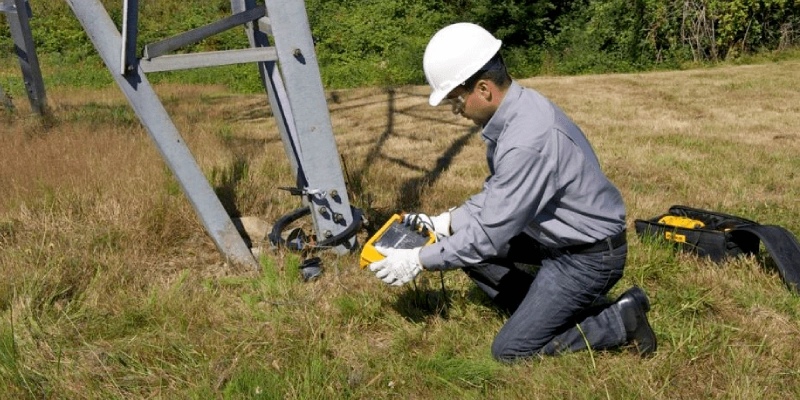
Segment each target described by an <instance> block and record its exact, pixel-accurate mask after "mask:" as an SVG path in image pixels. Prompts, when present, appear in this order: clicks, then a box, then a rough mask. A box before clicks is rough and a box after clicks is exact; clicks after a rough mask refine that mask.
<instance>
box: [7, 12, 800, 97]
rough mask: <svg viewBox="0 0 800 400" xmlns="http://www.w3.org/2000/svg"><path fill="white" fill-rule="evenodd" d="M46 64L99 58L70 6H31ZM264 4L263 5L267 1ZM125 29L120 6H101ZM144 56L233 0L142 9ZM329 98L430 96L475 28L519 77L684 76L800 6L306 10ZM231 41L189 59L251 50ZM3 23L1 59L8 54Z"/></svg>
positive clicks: (798, 33) (230, 37)
mask: <svg viewBox="0 0 800 400" xmlns="http://www.w3.org/2000/svg"><path fill="white" fill-rule="evenodd" d="M30 2H31V6H32V9H33V12H34V19H32V20H31V26H32V29H33V31H34V37H35V40H36V42H37V43H36V44H37V49H38V51H39V52H40V53H50V54H57V55H59V56H62V57H66V59H67V60H70V59H75V60H84V59H86V58H87V57H88V58H92V57H95V56H94V55H93V49H92V47H91V45H90V44H89V42H88V39H87V38H86V37H85V34H83V32H82V30H81V28H80V25H79V24H78V22H77V21H76V20H75V18H74V17H73V16H72V14H71V11H70V10H69V8H68V7H67V6H66V2H64V1H40V0H31V1H30ZM258 2H259V3H261V2H262V1H261V0H259V1H258ZM103 3H104V4H105V5H106V8H107V10H109V13H110V14H111V16H112V19H114V20H115V21H116V22H117V23H118V24H119V25H121V19H122V18H121V14H122V13H121V5H120V3H119V1H116V0H103ZM139 4H140V44H141V43H150V42H152V41H156V40H161V39H164V38H166V37H169V36H171V35H174V34H177V33H180V32H184V31H186V30H189V29H192V28H196V27H198V26H202V25H203V24H206V23H209V22H212V21H215V20H217V19H219V18H222V17H224V16H226V15H229V14H230V1H229V0H206V1H202V2H201V1H192V2H186V1H184V0H141V1H140V2H139ZM306 8H307V11H308V17H309V22H310V25H311V29H312V36H313V37H314V40H315V43H316V46H317V57H318V59H319V62H320V68H321V74H322V77H323V82H324V83H325V85H326V86H328V87H353V86H363V85H392V84H422V83H424V82H425V81H424V75H423V73H422V68H421V65H422V54H423V52H424V49H425V45H426V44H427V41H428V39H429V38H430V37H431V36H432V35H433V34H434V33H435V32H436V31H437V30H438V29H439V28H441V27H443V26H445V25H447V24H450V23H454V22H462V21H468V22H474V23H477V24H480V25H482V26H483V27H485V28H486V29H487V30H489V31H490V32H492V33H493V34H494V35H495V36H497V37H498V38H500V39H501V40H503V42H504V48H503V50H502V51H503V55H504V57H505V58H506V60H507V62H508V64H509V67H510V69H511V72H512V73H513V74H514V75H515V76H520V77H522V76H533V75H537V74H582V73H600V72H628V71H643V70H651V69H670V68H679V67H680V66H681V65H684V64H685V63H687V62H694V63H697V62H702V63H705V62H708V63H714V62H718V61H722V60H731V59H736V58H738V57H742V56H745V55H751V54H758V53H764V52H775V51H782V50H787V49H790V48H793V47H796V46H797V44H798V42H800V0H563V1H551V0H535V1H531V0H306ZM246 43H247V42H246V39H244V38H243V35H242V34H241V32H240V31H236V32H227V33H225V34H222V35H219V36H217V37H214V38H209V39H207V40H205V41H204V42H202V43H199V44H197V45H194V46H192V48H190V49H187V51H197V50H220V49H227V48H237V47H242V45H246ZM12 51H13V43H12V41H11V38H10V34H9V31H8V25H7V24H5V23H0V53H5V54H10V53H11V52H12Z"/></svg>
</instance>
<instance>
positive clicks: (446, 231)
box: [403, 211, 450, 238]
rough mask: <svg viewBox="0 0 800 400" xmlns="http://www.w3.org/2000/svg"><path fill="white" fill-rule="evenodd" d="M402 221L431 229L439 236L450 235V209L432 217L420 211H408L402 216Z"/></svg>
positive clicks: (420, 227) (418, 227) (416, 226)
mask: <svg viewBox="0 0 800 400" xmlns="http://www.w3.org/2000/svg"><path fill="white" fill-rule="evenodd" d="M403 223H404V224H406V225H409V226H413V227H415V228H417V229H422V228H426V229H429V230H432V231H433V233H435V234H436V237H439V238H441V237H448V236H450V211H445V212H443V213H441V214H439V215H437V216H434V217H429V216H428V215H427V214H422V213H408V214H405V215H404V216H403Z"/></svg>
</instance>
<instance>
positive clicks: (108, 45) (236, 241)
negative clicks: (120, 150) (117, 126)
mask: <svg viewBox="0 0 800 400" xmlns="http://www.w3.org/2000/svg"><path fill="white" fill-rule="evenodd" d="M17 1H19V0H17ZM66 1H67V3H69V5H70V7H71V8H72V10H73V12H74V13H75V16H76V17H77V18H78V20H79V21H80V22H81V25H83V28H84V30H85V31H86V33H87V34H88V35H89V38H90V39H91V41H92V43H94V46H95V48H96V49H97V51H98V53H99V54H100V56H101V57H102V59H103V61H104V62H105V64H106V67H107V68H108V70H109V71H110V72H111V75H112V76H113V78H114V80H115V81H116V82H117V84H118V85H119V87H120V89H122V92H123V93H124V94H125V96H126V97H127V98H128V101H129V102H130V104H131V106H132V107H133V109H134V111H135V112H136V115H137V116H138V117H139V119H140V120H141V121H142V124H143V125H144V126H145V128H146V129H147V131H148V133H149V134H150V137H151V138H152V139H153V141H155V144H156V147H158V150H159V151H160V152H161V155H162V157H163V158H164V160H165V161H166V162H167V165H168V166H169V168H170V169H171V170H172V173H173V174H174V175H175V177H176V178H177V179H178V182H179V183H180V185H181V187H182V188H183V191H184V193H186V196H187V197H188V198H189V201H190V202H191V203H192V205H193V206H194V208H195V210H196V212H197V214H198V216H200V219H201V220H202V222H203V225H204V226H205V228H206V230H207V232H208V233H209V235H210V236H211V238H212V239H213V240H214V243H215V244H216V245H217V247H218V248H219V250H220V251H221V252H222V253H223V254H224V255H225V256H226V257H227V259H228V260H229V261H230V262H233V263H237V264H243V265H247V266H251V267H253V268H258V263H257V262H256V260H255V258H253V255H252V254H251V253H250V249H249V248H248V247H247V245H246V244H245V242H244V240H243V239H242V237H241V236H240V234H239V233H238V231H237V230H236V227H235V226H234V224H233V222H232V221H231V219H230V217H229V216H228V214H227V213H226V212H225V209H224V208H223V207H222V204H221V203H220V201H219V198H217V196H216V194H215V193H214V191H213V190H212V189H211V186H210V185H209V183H208V181H207V180H206V177H205V176H204V175H203V173H202V171H201V170H200V167H199V166H198V165H197V162H196V161H195V159H194V157H193V156H192V154H191V153H190V151H189V149H188V147H187V146H186V144H185V143H184V141H183V138H181V136H180V134H179V133H178V130H177V129H176V128H175V125H174V124H173V122H172V120H171V119H170V117H169V115H168V114H167V111H166V110H165V109H164V106H163V105H162V104H161V100H160V99H159V98H158V96H157V95H156V93H155V92H154V91H153V89H152V87H151V86H150V84H149V82H148V81H147V78H146V77H145V74H144V72H143V71H142V69H141V68H138V67H137V68H136V69H135V70H134V71H132V72H128V74H127V75H126V76H123V75H121V74H120V72H121V71H122V65H121V58H122V57H121V56H120V54H121V51H122V39H121V36H120V33H119V31H118V30H117V28H116V26H115V25H114V22H113V21H112V20H111V18H110V17H109V16H108V13H107V12H106V11H105V8H104V7H103V5H102V3H100V1H99V0H66Z"/></svg>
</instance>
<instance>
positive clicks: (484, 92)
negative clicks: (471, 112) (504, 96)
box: [475, 79, 492, 103]
mask: <svg viewBox="0 0 800 400" xmlns="http://www.w3.org/2000/svg"><path fill="white" fill-rule="evenodd" d="M475 89H477V90H478V94H479V95H480V96H481V97H482V98H483V99H484V100H486V101H487V102H490V103H491V101H492V88H491V87H489V82H488V81H486V80H485V79H481V80H480V81H478V84H477V85H476V86H475Z"/></svg>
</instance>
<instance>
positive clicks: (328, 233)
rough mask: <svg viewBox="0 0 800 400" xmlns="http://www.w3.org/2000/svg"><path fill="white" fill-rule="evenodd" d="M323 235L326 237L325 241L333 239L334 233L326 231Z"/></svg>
mask: <svg viewBox="0 0 800 400" xmlns="http://www.w3.org/2000/svg"><path fill="white" fill-rule="evenodd" d="M323 235H324V236H325V239H328V238H331V237H333V232H331V231H325V233H323Z"/></svg>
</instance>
